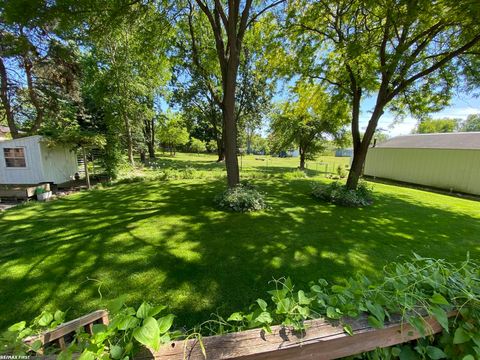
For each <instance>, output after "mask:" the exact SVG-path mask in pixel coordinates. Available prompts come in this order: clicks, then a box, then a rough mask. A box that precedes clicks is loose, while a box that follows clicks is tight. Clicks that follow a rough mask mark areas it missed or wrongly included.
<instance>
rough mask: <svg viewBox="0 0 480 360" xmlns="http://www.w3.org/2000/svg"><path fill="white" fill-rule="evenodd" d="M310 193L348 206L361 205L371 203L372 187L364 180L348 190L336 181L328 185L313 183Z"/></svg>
mask: <svg viewBox="0 0 480 360" xmlns="http://www.w3.org/2000/svg"><path fill="white" fill-rule="evenodd" d="M312 195H313V196H314V197H316V198H318V199H321V200H324V201H328V202H330V203H333V204H338V205H342V206H349V207H362V206H368V205H371V204H372V203H373V197H372V189H371V188H370V187H369V186H368V185H367V183H365V182H360V183H359V184H358V187H357V189H356V190H349V189H347V188H346V186H345V185H343V184H342V183H340V182H338V181H336V182H333V183H330V184H328V185H323V184H322V185H320V184H315V185H314V187H313V191H312Z"/></svg>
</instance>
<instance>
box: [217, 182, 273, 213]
mask: <svg viewBox="0 0 480 360" xmlns="http://www.w3.org/2000/svg"><path fill="white" fill-rule="evenodd" d="M215 200H216V202H217V203H218V205H219V206H220V207H221V208H223V209H227V210H233V211H237V212H250V211H258V210H263V209H265V208H266V207H267V205H266V203H265V200H264V198H263V195H262V194H261V193H260V192H258V191H257V190H256V189H255V188H254V187H253V185H251V184H248V183H243V184H239V185H237V186H236V187H234V188H231V189H227V190H225V191H224V192H223V193H222V194H220V195H219V196H217V197H216V199H215Z"/></svg>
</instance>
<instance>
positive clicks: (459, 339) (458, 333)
mask: <svg viewBox="0 0 480 360" xmlns="http://www.w3.org/2000/svg"><path fill="white" fill-rule="evenodd" d="M467 341H470V334H469V333H467V332H466V331H465V330H464V329H463V328H461V327H459V328H458V329H457V330H455V335H453V343H454V344H463V343H466V342H467Z"/></svg>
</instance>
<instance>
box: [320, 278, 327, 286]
mask: <svg viewBox="0 0 480 360" xmlns="http://www.w3.org/2000/svg"><path fill="white" fill-rule="evenodd" d="M318 283H319V284H320V285H321V286H327V285H328V281H327V280H325V279H318Z"/></svg>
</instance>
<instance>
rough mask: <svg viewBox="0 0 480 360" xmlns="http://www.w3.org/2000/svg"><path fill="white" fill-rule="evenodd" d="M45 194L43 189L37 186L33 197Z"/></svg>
mask: <svg viewBox="0 0 480 360" xmlns="http://www.w3.org/2000/svg"><path fill="white" fill-rule="evenodd" d="M46 192H47V190H45V188H43V187H41V186H39V187H37V188H36V189H35V195H41V194H45V193H46Z"/></svg>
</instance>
